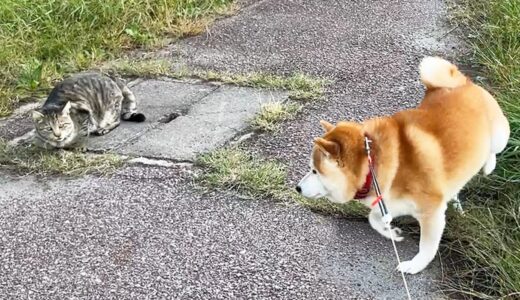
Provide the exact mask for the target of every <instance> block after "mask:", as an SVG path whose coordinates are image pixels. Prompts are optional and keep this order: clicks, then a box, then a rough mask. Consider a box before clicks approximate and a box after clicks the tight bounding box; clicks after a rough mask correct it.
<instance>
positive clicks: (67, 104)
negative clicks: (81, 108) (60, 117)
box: [61, 101, 70, 115]
mask: <svg viewBox="0 0 520 300" xmlns="http://www.w3.org/2000/svg"><path fill="white" fill-rule="evenodd" d="M69 112H70V101H67V103H65V106H64V107H63V109H62V110H61V113H62V114H64V115H68V114H69Z"/></svg>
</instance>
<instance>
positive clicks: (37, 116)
mask: <svg viewBox="0 0 520 300" xmlns="http://www.w3.org/2000/svg"><path fill="white" fill-rule="evenodd" d="M43 117H44V116H43V114H42V113H41V112H39V111H38V110H33V112H32V118H33V120H34V121H40V120H41V119H43Z"/></svg>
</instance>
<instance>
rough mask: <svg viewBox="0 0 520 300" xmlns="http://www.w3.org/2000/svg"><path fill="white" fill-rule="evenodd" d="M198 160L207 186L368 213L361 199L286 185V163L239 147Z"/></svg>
mask: <svg viewBox="0 0 520 300" xmlns="http://www.w3.org/2000/svg"><path fill="white" fill-rule="evenodd" d="M198 164H199V165H200V166H202V167H203V169H204V172H203V174H202V175H201V176H200V181H201V183H203V184H204V185H206V186H209V187H213V188H220V189H227V190H236V191H238V192H239V193H241V194H243V195H245V196H248V197H252V198H271V199H274V200H277V201H282V202H296V203H298V204H300V205H302V206H304V207H307V208H309V209H311V210H313V211H316V212H320V213H325V214H334V215H341V216H349V217H359V216H366V213H367V210H366V208H364V207H363V206H362V205H361V204H359V203H350V204H348V205H339V204H334V203H331V202H329V201H327V200H323V199H320V200H309V199H306V198H303V197H301V196H300V195H298V194H297V193H296V192H294V189H293V188H292V187H289V186H287V184H286V182H287V171H286V167H285V166H284V165H282V164H281V163H279V162H276V161H273V160H266V159H262V158H260V157H258V156H256V155H253V154H251V153H248V152H246V151H245V150H241V149H238V148H224V149H219V150H216V151H214V152H211V153H209V154H206V155H202V156H201V157H199V159H198Z"/></svg>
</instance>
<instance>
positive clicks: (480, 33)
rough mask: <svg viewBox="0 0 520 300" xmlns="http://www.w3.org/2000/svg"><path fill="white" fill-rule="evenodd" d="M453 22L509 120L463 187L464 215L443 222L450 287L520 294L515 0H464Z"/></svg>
mask: <svg viewBox="0 0 520 300" xmlns="http://www.w3.org/2000/svg"><path fill="white" fill-rule="evenodd" d="M456 4H457V6H456V7H455V10H454V11H455V13H454V21H456V22H460V23H461V24H462V25H463V27H464V28H465V29H466V30H468V31H469V40H470V42H471V43H472V45H473V49H474V59H475V60H476V61H477V62H478V63H480V65H481V67H482V68H481V75H482V76H483V77H484V78H486V84H487V85H488V89H490V90H491V91H492V92H493V94H494V95H495V96H496V98H497V100H498V101H499V103H500V105H501V107H502V108H503V109H504V111H505V113H506V115H507V116H508V119H509V121H510V125H511V138H510V142H509V145H508V147H507V148H506V151H505V152H504V153H503V154H501V155H500V156H499V157H498V166H497V169H496V170H495V172H494V175H493V176H490V177H488V178H483V177H480V178H477V179H476V180H475V181H474V182H472V184H471V185H470V186H469V187H468V188H467V189H466V191H465V201H464V202H463V205H464V209H465V211H466V214H465V216H464V217H461V218H455V220H452V221H450V222H448V225H449V228H448V230H447V233H446V234H447V237H448V239H449V240H450V241H451V242H450V243H449V244H448V246H449V249H450V250H451V251H454V252H455V253H457V254H458V255H457V256H458V257H461V258H463V260H462V261H460V262H459V263H457V264H450V265H449V266H448V267H450V268H449V271H450V275H451V277H452V281H451V282H450V288H451V289H452V290H453V291H457V292H459V293H460V292H461V293H463V294H464V295H466V296H468V297H472V298H483V299H496V298H504V299H516V298H519V297H520V272H519V271H518V270H520V102H519V99H520V34H519V32H520V1H518V0H491V1H485V0H476V1H474V0H464V1H458V2H457V3H456Z"/></svg>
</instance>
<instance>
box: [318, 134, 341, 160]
mask: <svg viewBox="0 0 520 300" xmlns="http://www.w3.org/2000/svg"><path fill="white" fill-rule="evenodd" d="M314 144H315V145H316V146H317V147H318V148H320V149H321V150H322V151H323V152H324V153H325V154H326V155H328V156H330V157H333V158H336V157H338V155H339V150H340V148H339V144H338V143H336V142H334V141H329V140H326V139H324V138H316V139H315V140H314Z"/></svg>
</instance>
